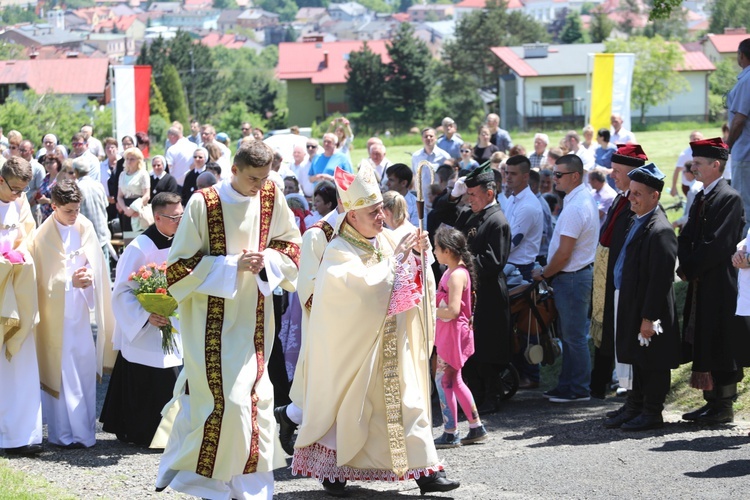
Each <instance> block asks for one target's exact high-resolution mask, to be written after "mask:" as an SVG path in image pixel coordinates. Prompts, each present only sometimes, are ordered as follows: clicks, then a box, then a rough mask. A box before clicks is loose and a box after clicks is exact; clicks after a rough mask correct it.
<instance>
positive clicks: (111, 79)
mask: <svg viewBox="0 0 750 500" xmlns="http://www.w3.org/2000/svg"><path fill="white" fill-rule="evenodd" d="M109 82H110V88H111V89H112V90H111V92H112V97H111V98H110V100H109V102H110V104H111V106H112V137H117V98H116V97H115V96H116V95H117V94H116V93H115V67H114V66H113V65H111V64H110V65H109ZM117 142H118V144H119V143H120V141H119V139H118V141H117Z"/></svg>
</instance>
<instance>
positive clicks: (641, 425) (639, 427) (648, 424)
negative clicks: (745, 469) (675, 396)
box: [620, 413, 664, 431]
mask: <svg viewBox="0 0 750 500" xmlns="http://www.w3.org/2000/svg"><path fill="white" fill-rule="evenodd" d="M662 427H664V419H663V418H662V416H661V413H660V414H658V415H646V414H645V413H641V414H640V415H638V416H637V417H635V418H634V419H632V420H629V421H627V422H625V423H624V424H622V425H621V426H620V429H622V430H624V431H648V430H651V429H660V428H662Z"/></svg>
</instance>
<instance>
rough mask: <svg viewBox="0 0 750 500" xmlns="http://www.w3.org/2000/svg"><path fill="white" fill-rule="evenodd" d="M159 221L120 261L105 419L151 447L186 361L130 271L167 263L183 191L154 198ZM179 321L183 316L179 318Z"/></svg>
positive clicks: (120, 435) (123, 435)
mask: <svg viewBox="0 0 750 500" xmlns="http://www.w3.org/2000/svg"><path fill="white" fill-rule="evenodd" d="M151 208H152V209H153V214H154V224H152V225H151V226H150V227H149V228H148V229H146V231H145V232H143V233H142V234H141V235H139V236H138V237H137V238H136V239H134V240H133V241H132V242H131V243H130V244H129V245H128V246H127V247H126V248H125V251H124V252H123V253H122V255H121V256H120V260H119V261H118V262H117V274H116V278H115V287H114V290H113V292H112V310H113V312H114V316H115V320H116V325H115V333H114V340H113V343H114V348H115V349H117V350H119V351H120V353H119V354H118V355H117V361H116V362H115V367H114V369H113V370H112V377H111V378H110V380H109V387H108V388H107V397H106V398H105V399H104V406H103V407H102V413H101V415H100V417H99V421H100V422H101V423H102V424H104V431H105V432H111V433H113V434H115V435H116V436H117V439H119V440H120V441H123V442H126V443H134V444H137V445H141V446H148V445H149V444H150V443H151V441H152V439H153V437H154V434H155V433H156V430H157V428H158V427H159V422H160V421H161V411H162V409H163V408H164V405H165V404H167V403H168V402H169V400H170V399H172V392H173V390H174V385H175V383H176V382H177V377H178V375H179V374H180V368H181V366H182V342H181V341H180V335H179V333H175V334H174V342H175V346H174V349H173V351H172V352H167V353H165V352H164V349H163V348H162V332H161V330H160V328H162V327H165V326H167V325H170V324H171V323H172V320H173V318H166V317H164V316H161V315H159V314H156V313H149V312H148V311H146V310H145V309H144V308H143V306H142V305H141V303H140V302H138V299H137V298H136V295H135V294H134V293H133V292H134V290H135V289H136V288H137V287H138V285H137V282H135V281H133V280H130V279H129V278H130V276H131V275H132V274H133V273H136V272H138V270H139V269H140V268H141V267H143V266H149V265H153V264H156V266H162V265H165V266H166V262H167V255H168V254H169V248H170V247H171V246H172V238H173V237H174V233H175V232H176V231H177V226H178V225H179V223H180V220H181V219H182V202H181V198H180V195H178V194H175V193H171V192H162V193H159V194H157V195H156V196H154V199H153V200H151ZM174 323H175V324H174V325H173V326H175V327H176V326H177V321H176V320H174Z"/></svg>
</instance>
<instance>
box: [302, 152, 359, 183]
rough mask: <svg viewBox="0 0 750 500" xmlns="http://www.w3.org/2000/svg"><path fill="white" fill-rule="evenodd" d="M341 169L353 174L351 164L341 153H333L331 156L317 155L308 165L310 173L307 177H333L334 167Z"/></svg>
mask: <svg viewBox="0 0 750 500" xmlns="http://www.w3.org/2000/svg"><path fill="white" fill-rule="evenodd" d="M337 166H338V167H341V168H342V169H344V170H346V171H347V172H350V173H353V170H352V164H351V162H350V161H349V159H348V158H347V157H346V155H344V154H341V153H333V154H332V155H331V156H326V155H318V156H316V157H315V158H314V159H313V161H312V163H311V164H310V171H309V172H308V175H309V176H310V177H312V176H313V175H318V174H328V175H333V174H334V172H336V167H337Z"/></svg>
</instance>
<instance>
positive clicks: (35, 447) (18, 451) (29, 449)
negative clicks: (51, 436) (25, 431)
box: [5, 444, 44, 457]
mask: <svg viewBox="0 0 750 500" xmlns="http://www.w3.org/2000/svg"><path fill="white" fill-rule="evenodd" d="M43 451H44V448H42V445H41V444H27V445H26V446H19V447H18V448H5V453H6V454H7V455H17V456H19V457H33V456H34V455H38V454H40V453H41V452H43Z"/></svg>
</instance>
